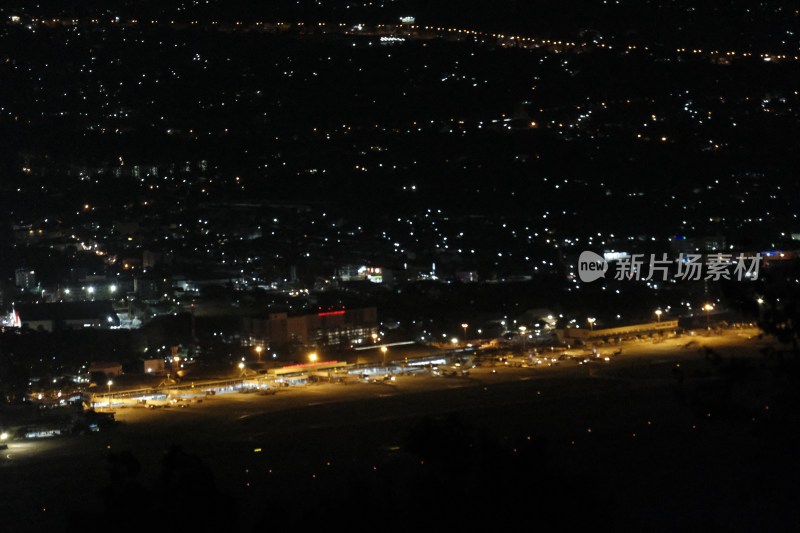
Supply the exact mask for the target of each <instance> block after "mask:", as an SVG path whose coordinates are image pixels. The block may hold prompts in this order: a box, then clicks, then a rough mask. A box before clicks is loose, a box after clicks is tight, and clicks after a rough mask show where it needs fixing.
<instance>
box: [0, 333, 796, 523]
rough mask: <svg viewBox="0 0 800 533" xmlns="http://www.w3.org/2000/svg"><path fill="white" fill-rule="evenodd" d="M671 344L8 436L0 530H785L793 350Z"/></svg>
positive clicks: (792, 518) (791, 515)
mask: <svg viewBox="0 0 800 533" xmlns="http://www.w3.org/2000/svg"><path fill="white" fill-rule="evenodd" d="M683 344H685V340H684V341H681V340H676V341H670V342H668V343H662V344H660V345H637V346H633V347H631V348H630V349H626V353H625V355H624V356H621V357H619V358H616V359H613V360H612V361H610V362H609V363H605V364H597V363H596V364H590V365H581V366H577V365H571V366H559V367H555V368H547V369H541V368H535V369H526V368H521V369H512V368H506V367H502V368H499V369H496V370H497V371H496V372H495V373H493V372H492V371H491V369H489V368H485V367H482V368H479V369H476V370H475V371H474V372H473V373H472V375H471V376H470V377H469V378H434V377H402V378H399V379H398V381H397V382H396V384H394V385H383V384H381V385H378V384H357V385H317V386H311V387H306V388H303V389H295V390H290V391H287V392H285V393H284V392H281V393H279V394H278V395H275V396H269V397H266V396H259V395H252V394H249V395H246V394H234V395H230V396H228V397H217V398H214V399H213V400H211V401H207V402H204V403H203V404H201V405H193V406H192V407H190V408H187V409H168V410H157V411H149V410H125V411H122V410H120V411H118V412H117V418H118V420H120V424H119V427H117V428H115V429H113V430H110V431H108V432H101V433H96V434H91V435H85V436H74V437H66V438H62V439H58V440H48V441H37V442H26V443H19V442H14V443H11V446H10V449H9V450H6V451H5V452H3V453H4V454H6V455H4V456H3V457H4V460H3V462H2V463H0V495H2V500H0V516H2V519H1V520H2V523H1V524H0V531H4V532H5V531H9V532H16V531H34V530H38V531H41V530H47V531H64V530H66V531H120V530H124V531H127V530H136V531H148V530H151V531H162V530H175V528H176V527H179V526H180V525H182V524H183V525H186V526H188V527H189V529H188V530H189V531H266V530H269V529H273V528H284V527H290V526H295V527H296V526H304V525H309V526H329V525H332V524H342V525H344V526H345V527H347V528H351V529H355V530H362V529H375V528H378V529H382V530H400V529H408V528H416V527H426V528H428V527H434V526H444V527H459V526H471V527H490V528H502V529H505V528H506V527H508V525H509V524H512V523H514V521H515V519H517V518H521V519H522V520H523V524H524V525H525V527H526V528H528V529H536V528H551V527H558V528H559V529H564V528H575V527H581V528H584V527H586V528H597V527H604V528H606V529H608V528H611V529H613V530H638V531H667V530H680V529H692V530H696V529H703V530H707V531H747V530H758V531H790V530H791V531H795V530H797V529H798V526H800V511H798V508H797V506H796V502H797V501H798V496H800V487H799V486H798V483H797V479H798V473H800V468H798V467H799V466H800V459H799V458H798V456H797V449H798V438H797V436H796V435H797V434H800V432H798V431H797V429H798V418H799V417H798V411H797V409H798V393H797V391H798V387H797V385H798V382H799V381H800V380H798V364H797V361H796V360H795V359H794V358H793V356H792V355H791V354H790V353H788V352H787V353H786V354H784V355H783V357H781V356H779V355H771V356H769V357H766V356H765V355H764V354H763V350H762V349H763V347H764V346H765V345H766V344H767V343H766V342H764V343H760V344H756V341H752V340H745V337H743V336H741V335H738V336H737V335H734V334H730V335H728V336H723V337H720V338H717V339H703V340H702V341H701V346H702V345H704V346H713V347H714V356H713V357H709V356H707V354H706V353H705V352H704V350H703V349H698V348H696V347H692V348H682V347H681V346H682V345H683ZM676 365H679V366H676Z"/></svg>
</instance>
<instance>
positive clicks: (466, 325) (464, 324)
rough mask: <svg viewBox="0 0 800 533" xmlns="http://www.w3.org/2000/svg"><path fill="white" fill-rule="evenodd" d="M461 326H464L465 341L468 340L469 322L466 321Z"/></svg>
mask: <svg viewBox="0 0 800 533" xmlns="http://www.w3.org/2000/svg"><path fill="white" fill-rule="evenodd" d="M461 327H462V328H464V342H467V328H468V327H469V324H467V323H466V322H464V323H463V324H461Z"/></svg>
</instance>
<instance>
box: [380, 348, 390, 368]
mask: <svg viewBox="0 0 800 533" xmlns="http://www.w3.org/2000/svg"><path fill="white" fill-rule="evenodd" d="M388 351H389V348H387V347H386V346H381V352H383V366H386V352H388Z"/></svg>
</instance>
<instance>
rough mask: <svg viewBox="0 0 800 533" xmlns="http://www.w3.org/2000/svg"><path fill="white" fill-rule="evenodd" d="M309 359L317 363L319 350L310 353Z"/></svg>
mask: <svg viewBox="0 0 800 533" xmlns="http://www.w3.org/2000/svg"><path fill="white" fill-rule="evenodd" d="M308 360H309V361H310V362H312V363H316V362H317V352H311V353H310V354H308Z"/></svg>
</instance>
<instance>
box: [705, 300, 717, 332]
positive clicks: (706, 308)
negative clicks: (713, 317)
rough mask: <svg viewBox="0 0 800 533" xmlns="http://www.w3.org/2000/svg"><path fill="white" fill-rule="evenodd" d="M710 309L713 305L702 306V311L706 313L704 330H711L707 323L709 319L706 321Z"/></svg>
mask: <svg viewBox="0 0 800 533" xmlns="http://www.w3.org/2000/svg"><path fill="white" fill-rule="evenodd" d="M712 309H714V306H713V305H711V304H705V305H704V306H703V310H705V312H706V329H711V326H710V325H709V322H708V320H709V319H708V315H709V312H710V311H711V310H712Z"/></svg>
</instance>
